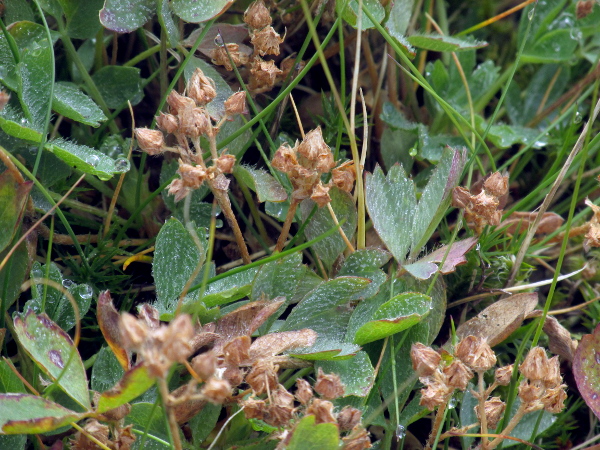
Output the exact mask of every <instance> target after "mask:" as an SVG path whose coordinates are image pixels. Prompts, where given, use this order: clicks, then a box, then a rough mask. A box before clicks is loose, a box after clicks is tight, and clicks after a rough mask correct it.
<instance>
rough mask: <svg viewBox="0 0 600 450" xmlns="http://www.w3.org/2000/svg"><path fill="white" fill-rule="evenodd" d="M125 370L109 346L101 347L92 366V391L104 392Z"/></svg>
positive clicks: (116, 381) (117, 380)
mask: <svg viewBox="0 0 600 450" xmlns="http://www.w3.org/2000/svg"><path fill="white" fill-rule="evenodd" d="M124 374H125V371H124V370H123V368H122V367H121V364H119V361H118V360H117V357H116V356H115V354H114V353H113V352H112V351H111V350H110V348H109V347H102V348H101V349H100V352H99V353H98V357H97V358H96V361H95V362H94V365H93V367H92V377H91V380H90V382H91V386H92V389H93V390H94V391H98V392H104V391H107V390H108V389H110V388H112V387H113V386H114V385H115V384H117V383H118V382H119V380H120V379H121V378H122V377H123V375H124Z"/></svg>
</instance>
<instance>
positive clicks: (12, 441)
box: [0, 434, 27, 450]
mask: <svg viewBox="0 0 600 450" xmlns="http://www.w3.org/2000/svg"><path fill="white" fill-rule="evenodd" d="M26 445H27V435H25V434H13V435H0V448H10V449H12V450H25V446H26Z"/></svg>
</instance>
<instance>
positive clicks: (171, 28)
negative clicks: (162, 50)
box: [157, 0, 181, 47]
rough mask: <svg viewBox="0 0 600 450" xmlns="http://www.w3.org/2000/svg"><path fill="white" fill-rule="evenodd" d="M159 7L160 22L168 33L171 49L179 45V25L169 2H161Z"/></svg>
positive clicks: (165, 0)
mask: <svg viewBox="0 0 600 450" xmlns="http://www.w3.org/2000/svg"><path fill="white" fill-rule="evenodd" d="M157 7H158V10H157V13H158V20H159V22H160V24H161V26H162V27H163V29H164V30H166V32H167V38H168V39H169V45H170V46H171V47H176V46H177V44H179V40H180V39H181V36H180V35H179V28H177V23H176V22H175V19H174V18H173V14H172V12H171V4H170V3H169V1H168V0H161V1H160V2H157Z"/></svg>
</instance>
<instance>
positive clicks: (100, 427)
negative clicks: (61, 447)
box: [70, 419, 111, 450]
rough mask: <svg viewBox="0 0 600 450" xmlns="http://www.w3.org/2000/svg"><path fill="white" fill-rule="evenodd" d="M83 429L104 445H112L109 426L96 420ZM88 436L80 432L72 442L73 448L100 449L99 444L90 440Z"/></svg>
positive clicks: (89, 422)
mask: <svg viewBox="0 0 600 450" xmlns="http://www.w3.org/2000/svg"><path fill="white" fill-rule="evenodd" d="M83 429H84V430H85V431H86V434H87V435H91V436H93V437H94V438H95V439H97V440H98V441H100V442H101V443H102V444H104V445H109V444H110V443H111V442H110V438H109V432H110V430H109V428H108V426H107V425H104V424H102V423H100V422H98V421H97V420H96V419H90V420H89V421H88V422H87V423H86V424H85V426H84V427H83ZM86 434H83V433H81V432H78V433H77V434H76V435H75V439H72V440H71V441H70V444H71V448H72V449H76V450H92V449H94V448H98V446H97V444H96V443H95V442H94V441H92V440H91V439H90V438H88V437H87V435H86Z"/></svg>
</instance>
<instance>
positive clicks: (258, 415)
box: [239, 397, 267, 420]
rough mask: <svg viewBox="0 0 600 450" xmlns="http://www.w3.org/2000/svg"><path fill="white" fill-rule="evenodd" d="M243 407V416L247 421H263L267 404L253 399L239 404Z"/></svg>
mask: <svg viewBox="0 0 600 450" xmlns="http://www.w3.org/2000/svg"><path fill="white" fill-rule="evenodd" d="M239 403H240V406H243V407H244V414H245V415H246V418H247V419H259V420H263V419H264V413H265V411H266V409H267V402H265V401H264V400H260V399H257V398H254V397H249V398H247V399H246V400H242V401H240V402H239Z"/></svg>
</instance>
